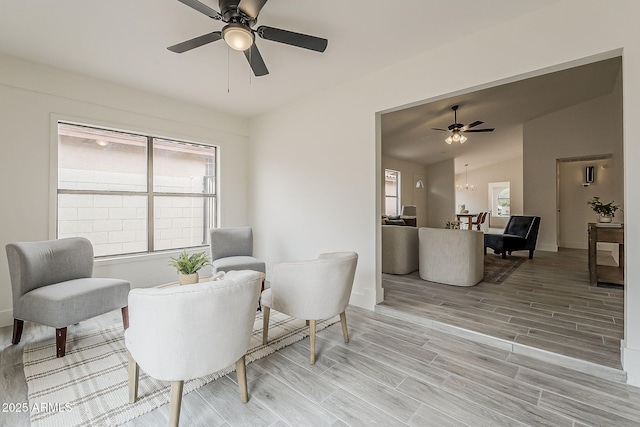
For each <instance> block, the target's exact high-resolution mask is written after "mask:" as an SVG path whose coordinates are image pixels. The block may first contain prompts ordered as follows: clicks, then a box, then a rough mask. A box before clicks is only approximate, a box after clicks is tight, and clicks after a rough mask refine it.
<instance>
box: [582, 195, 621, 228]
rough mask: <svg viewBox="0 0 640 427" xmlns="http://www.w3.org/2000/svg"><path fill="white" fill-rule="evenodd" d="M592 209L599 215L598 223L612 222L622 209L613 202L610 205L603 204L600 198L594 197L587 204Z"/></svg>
mask: <svg viewBox="0 0 640 427" xmlns="http://www.w3.org/2000/svg"><path fill="white" fill-rule="evenodd" d="M587 204H588V205H589V206H591V209H593V211H594V212H595V213H597V214H598V222H611V220H612V219H613V217H614V216H615V215H616V211H617V210H618V209H620V205H614V204H613V201H611V202H609V203H602V202H601V201H600V197H598V196H594V197H593V198H592V199H591V200H589V201H588V202H587ZM620 210H622V209H620Z"/></svg>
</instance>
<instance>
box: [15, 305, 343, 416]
mask: <svg viewBox="0 0 640 427" xmlns="http://www.w3.org/2000/svg"><path fill="white" fill-rule="evenodd" d="M269 320H270V322H269V343H268V344H267V345H262V313H258V314H257V315H256V321H255V324H254V326H253V336H252V337H251V344H250V348H249V351H248V352H247V355H246V362H247V364H249V363H251V362H253V361H255V360H258V359H260V358H262V357H265V356H267V355H269V354H271V353H273V352H275V351H276V350H279V349H281V348H283V347H285V346H287V345H290V344H293V343H294V342H296V341H300V340H302V339H303V338H305V337H306V336H308V335H309V328H308V327H306V322H305V321H304V320H299V319H294V318H292V317H289V316H287V315H285V314H282V313H279V312H277V311H275V310H271V315H270V319H269ZM339 321H340V317H339V316H336V317H333V318H332V319H328V320H324V321H319V322H318V323H317V330H318V331H319V330H322V329H324V328H326V327H328V326H330V325H332V324H334V323H336V322H339ZM55 354H56V351H55V339H52V340H48V341H45V342H40V343H34V344H29V345H26V346H25V348H24V351H23V363H24V374H25V377H26V380H27V387H28V397H29V411H30V416H31V425H32V426H34V427H37V426H40V427H43V426H65V427H72V426H92V427H94V426H114V425H119V424H123V423H125V422H127V421H129V420H132V419H134V418H135V417H138V416H140V415H142V414H144V413H147V412H149V411H151V410H153V409H155V408H157V407H159V406H161V405H163V404H165V403H168V402H169V389H170V384H169V383H168V382H164V381H158V380H155V379H153V378H150V377H149V376H148V375H146V374H145V373H144V372H143V371H142V369H141V370H140V382H139V391H138V401H137V402H136V403H133V404H131V403H129V391H128V390H129V389H128V374H127V364H128V361H127V350H126V348H125V345H124V332H123V329H122V325H114V326H112V327H110V328H107V329H103V330H99V331H93V332H90V333H86V334H83V335H77V336H74V337H70V338H69V339H68V341H67V353H66V356H65V357H62V358H56V356H55ZM234 370H235V364H234V365H233V366H230V367H229V368H227V369H224V370H222V371H219V372H216V373H214V374H211V375H208V376H206V377H203V378H198V379H195V380H191V381H187V382H185V384H184V393H185V394H186V393H189V392H190V391H193V390H195V389H197V388H198V387H201V386H203V385H205V384H207V383H209V382H211V381H213V380H215V379H216V378H220V377H222V376H224V375H227V374H228V373H230V372H232V371H234ZM238 398H239V397H238Z"/></svg>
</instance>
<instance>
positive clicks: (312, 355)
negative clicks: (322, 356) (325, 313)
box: [309, 320, 316, 365]
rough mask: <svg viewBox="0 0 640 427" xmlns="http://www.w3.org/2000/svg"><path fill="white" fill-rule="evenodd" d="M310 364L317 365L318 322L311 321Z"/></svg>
mask: <svg viewBox="0 0 640 427" xmlns="http://www.w3.org/2000/svg"><path fill="white" fill-rule="evenodd" d="M309 363H311V364H312V365H315V363H316V321H315V320H309Z"/></svg>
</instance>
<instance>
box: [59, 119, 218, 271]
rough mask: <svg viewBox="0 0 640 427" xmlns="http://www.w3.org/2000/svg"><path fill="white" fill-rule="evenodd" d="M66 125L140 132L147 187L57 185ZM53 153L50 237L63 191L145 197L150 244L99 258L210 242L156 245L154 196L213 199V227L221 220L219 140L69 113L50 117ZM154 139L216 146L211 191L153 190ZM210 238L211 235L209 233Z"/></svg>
mask: <svg viewBox="0 0 640 427" xmlns="http://www.w3.org/2000/svg"><path fill="white" fill-rule="evenodd" d="M61 124H64V125H72V126H78V127H85V128H89V129H97V130H105V131H110V132H120V133H124V134H131V135H135V136H141V137H144V138H145V139H146V148H145V149H146V166H145V168H146V182H147V184H146V187H147V188H146V191H119V190H77V189H76V190H74V189H59V188H58V175H59V173H58V172H59V170H58V166H59V165H58V161H59V158H58V155H59V150H58V146H59V128H58V126H59V125H61ZM51 129H52V132H51V143H50V146H51V157H50V206H51V209H50V211H51V213H52V215H51V216H50V228H49V230H50V231H49V236H50V238H51V239H58V235H59V231H58V225H59V220H58V213H59V209H60V207H59V206H58V200H59V195H60V194H83V195H123V196H144V197H145V198H146V209H147V217H146V219H145V221H146V228H147V230H146V232H147V242H146V243H147V245H146V246H147V247H146V250H144V251H138V252H123V253H117V254H110V255H102V256H95V259H96V260H108V259H117V258H122V257H132V256H133V257H138V256H145V257H148V256H153V255H158V254H162V253H167V252H176V251H182V250H184V249H187V250H191V249H195V248H204V247H207V246H208V243H203V244H200V245H194V246H186V247H180V248H167V249H155V245H154V243H155V240H156V239H155V236H154V232H155V230H154V223H155V219H156V218H155V216H156V215H155V209H154V206H155V199H156V198H157V197H180V198H187V199H194V198H200V199H211V200H212V206H211V207H210V212H209V215H211V216H213V219H212V221H211V227H212V228H217V227H219V224H220V203H219V196H220V152H221V148H220V146H219V145H218V144H214V143H210V142H202V141H193V140H189V139H186V138H179V137H173V136H161V135H159V134H156V133H154V132H151V131H148V130H124V129H123V128H119V127H118V128H115V127H112V126H104V125H100V124H94V123H92V121H87V120H82V121H77V120H72V119H69V118H67V117H61V116H59V117H56V115H52V120H51ZM155 139H158V140H162V141H170V142H175V143H177V144H187V145H191V146H201V147H207V148H211V149H213V150H214V156H213V157H214V162H212V163H211V164H212V166H213V176H214V185H213V186H211V188H210V191H211V192H209V193H204V192H203V193H188V192H163V191H154V185H153V184H154V171H153V151H154V145H153V141H154V140H155ZM205 230H206V231H205V233H207V232H208V229H207V228H206V227H205ZM207 239H208V237H207Z"/></svg>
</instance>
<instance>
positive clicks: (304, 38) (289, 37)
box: [167, 0, 328, 77]
mask: <svg viewBox="0 0 640 427" xmlns="http://www.w3.org/2000/svg"><path fill="white" fill-rule="evenodd" d="M178 1H179V2H181V3H183V4H186V5H187V6H189V7H191V8H193V9H195V10H197V11H198V12H200V13H203V14H205V15H207V16H208V17H210V18H213V19H215V20H216V21H222V22H224V23H226V24H227V25H225V26H224V27H223V28H222V31H214V32H212V33H209V34H204V35H202V36H199V37H195V38H193V39H191V40H187V41H184V42H182V43H178V44H175V45H173V46H169V47H168V48H167V49H169V50H170V51H172V52H175V53H183V52H186V51H189V50H191V49H195V48H197V47H200V46H204V45H205V44H208V43H212V42H215V41H218V40H220V39H223V40H224V41H225V42H226V43H227V44H228V45H229V47H230V48H232V49H234V50H238V51H242V52H244V56H245V57H246V58H247V61H249V65H250V66H251V70H252V71H253V74H254V75H255V76H257V77H258V76H264V75H267V74H269V70H267V66H266V65H265V63H264V61H263V59H262V56H261V55H260V51H259V50H258V47H257V46H256V44H255V35H256V34H257V35H259V36H260V37H261V38H263V39H265V40H271V41H274V42H278V43H284V44H288V45H291V46H297V47H301V48H303V49H309V50H314V51H316V52H324V51H325V49H326V48H327V43H328V40H327V39H323V38H320V37H315V36H310V35H307V34H300V33H294V32H293V31H287V30H282V29H280V28H274V27H267V26H265V25H261V26H259V27H258V28H256V29H255V30H254V29H253V28H252V27H253V26H255V25H256V23H257V21H258V14H259V13H260V10H262V7H263V6H264V5H265V3H267V0H219V5H220V12H217V11H216V10H214V9H212V8H210V7H209V6H207V5H205V4H203V3H201V2H199V1H198V0H178Z"/></svg>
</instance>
